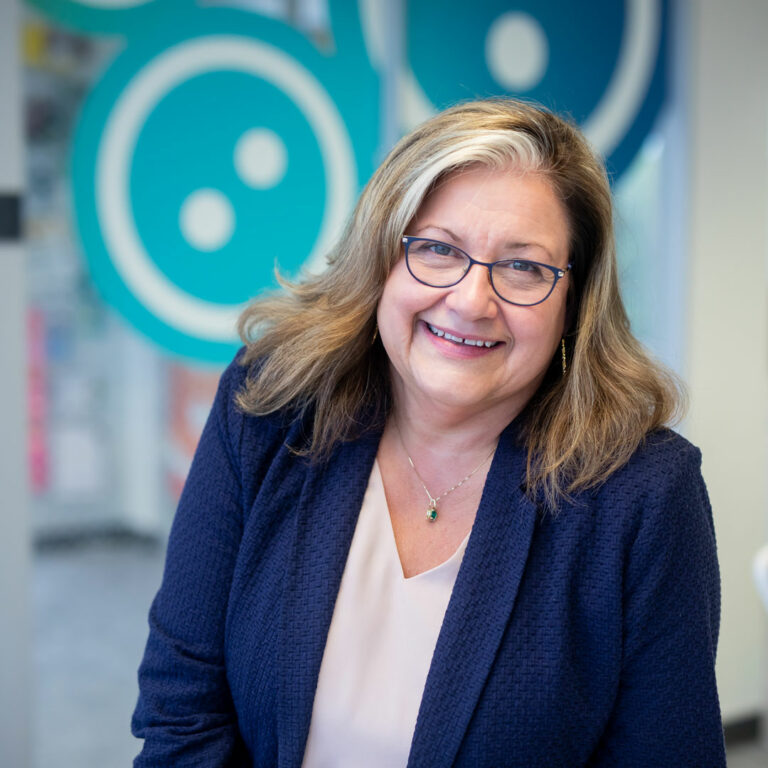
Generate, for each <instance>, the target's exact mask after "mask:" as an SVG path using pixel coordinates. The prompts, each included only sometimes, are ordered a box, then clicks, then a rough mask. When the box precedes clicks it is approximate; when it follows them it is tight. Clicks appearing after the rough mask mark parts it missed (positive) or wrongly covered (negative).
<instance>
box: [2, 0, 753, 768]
mask: <svg viewBox="0 0 768 768" xmlns="http://www.w3.org/2000/svg"><path fill="white" fill-rule="evenodd" d="M498 94H515V95H518V96H523V97H525V98H532V99H535V100H537V101H540V102H542V103H544V104H545V105H547V106H549V107H551V108H553V109H556V110H557V111H560V112H565V113H568V114H570V115H571V116H572V117H573V118H574V119H575V120H577V121H578V122H579V123H580V124H581V125H582V127H583V128H584V130H585V132H586V133H587V135H588V137H589V138H590V140H591V141H592V142H593V144H594V145H595V146H596V147H597V148H598V149H599V150H600V151H601V152H602V153H603V155H604V156H605V157H606V161H607V164H608V168H609V171H610V174H611V178H612V182H613V187H614V192H615V196H616V203H617V214H618V216H617V235H618V243H619V261H620V268H621V279H622V285H623V290H624V294H625V300H626V303H627V306H628V309H629V312H630V316H631V320H632V324H633V328H634V331H635V333H636V335H638V336H639V338H640V339H641V340H642V341H643V342H644V343H645V344H646V345H647V346H648V347H649V348H650V349H651V351H652V352H653V353H654V354H655V355H656V356H657V357H659V358H660V359H662V360H663V361H664V362H666V363H667V364H668V365H669V366H671V367H672V368H674V369H675V370H676V371H678V372H679V373H680V374H681V375H682V376H683V378H684V379H685V380H686V381H687V382H688V385H689V388H690V409H689V412H688V415H687V417H686V419H685V421H684V422H683V423H682V425H681V427H680V429H681V431H682V432H683V434H684V435H686V436H687V437H688V438H689V439H690V440H692V441H693V442H694V443H696V444H697V445H699V446H700V447H701V449H702V451H703V455H704V477H705V479H706V481H707V485H708V487H709V491H710V495H711V500H712V504H713V507H714V514H715V523H716V528H717V536H718V550H719V556H720V563H721V570H722V584H723V612H722V625H721V633H720V646H719V652H718V668H717V672H718V683H719V690H720V697H721V705H722V711H723V718H724V722H725V726H726V739H727V744H728V752H729V764H731V765H735V766H742V767H743V768H746V767H747V766H758V765H763V766H765V765H768V752H766V751H765V748H764V743H763V740H762V735H761V727H762V726H763V725H764V723H765V713H766V703H767V702H768V668H767V667H766V661H767V660H768V646H767V644H766V617H767V616H768V613H767V612H766V610H765V607H764V606H762V604H761V603H760V599H759V592H758V589H757V585H756V579H755V578H754V577H753V560H754V558H755V556H756V554H757V553H758V551H759V550H760V549H761V547H762V546H763V545H765V544H766V543H768V472H767V471H766V470H767V469H768V440H767V439H766V438H767V437H768V418H767V417H768V290H767V289H768V227H767V226H766V224H767V223H768V157H767V148H768V4H767V3H765V2H764V0H733V2H731V3H728V4H725V3H722V2H719V0H593V2H590V3H588V4H580V3H573V2H569V1H567V0H529V1H528V2H514V1H513V0H505V1H502V0H476V2H474V3H471V4H468V3H463V2H459V0H456V1H455V2H452V1H451V0H441V1H440V2H438V1H437V0H386V1H385V0H231V1H230V2H221V1H220V0H209V2H202V1H199V2H196V1H195V0H0V364H1V365H2V375H0V430H1V431H2V432H1V437H0V489H2V501H1V502H0V504H1V506H0V510H1V511H2V523H3V534H2V536H1V537H0V615H2V631H0V765H2V766H9V768H17V767H18V768H27V767H28V766H35V767H36V768H37V767H38V766H40V767H41V766H49V765H56V766H59V767H60V768H69V767H70V766H71V767H72V768H74V767H75V766H77V767H78V768H83V767H90V766H94V768H96V767H98V768H111V767H112V766H124V765H128V764H130V761H131V759H132V757H133V756H134V755H135V754H136V753H137V752H138V749H139V744H138V742H137V741H136V740H135V739H133V738H132V736H131V735H130V731H129V723H130V715H131V712H132V709H133V706H134V704H135V701H136V696H137V693H138V690H137V684H136V668H137V666H138V663H139V661H140V658H141V654H142V650H143V644H144V642H145V639H146V634H147V624H146V614H147V611H148V608H149V604H150V601H151V599H152V597H153V595H154V592H155V591H156V589H157V587H158V585H159V580H160V577H161V573H162V563H163V555H164V544H165V539H166V537H167V534H168V530H169V527H170V523H171V520H172V517H173V512H174V507H175V503H176V500H177V498H178V495H179V493H180V490H181V487H182V485H183V482H184V478H185V475H186V472H187V469H188V467H189V463H190V461H191V457H192V454H193V452H194V449H195V445H196V443H197V439H198V436H199V434H200V431H201V429H202V426H203V423H204V421H205V418H206V416H207V412H208V409H209V407H210V404H211V401H212V399H213V394H214V391H215V387H216V383H217V379H218V375H219V374H220V372H221V370H222V369H223V367H224V365H225V364H226V362H227V361H228V360H229V359H231V357H232V355H233V354H234V352H235V351H236V349H237V347H238V341H237V338H236V335H235V333H234V320H235V318H236V317H237V314H238V312H239V311H240V309H241V308H242V306H243V304H244V303H245V302H247V301H248V299H249V298H251V297H252V296H254V295H256V294H257V293H258V292H259V291H261V290H264V289H269V288H270V287H273V286H274V284H275V283H274V277H273V270H274V267H275V265H276V264H277V263H279V265H280V267H281V269H282V270H283V271H285V272H286V273H287V274H289V275H290V274H298V272H299V270H301V269H302V268H305V269H310V270H317V269H322V266H323V254H324V252H325V250H326V249H327V248H328V246H329V244H330V243H331V242H332V241H333V239H334V237H335V236H336V235H337V234H338V232H339V230H340V228H341V227H342V226H343V222H344V219H345V217H346V216H347V214H348V213H349V211H350V209H351V206H352V205H353V203H354V200H355V197H356V195H357V194H358V192H359V190H360V188H361V186H362V185H363V184H364V183H365V181H366V179H367V178H368V177H369V175H370V173H371V172H372V170H373V168H375V166H376V164H377V163H378V162H379V161H380V160H381V158H382V157H383V155H384V153H385V152H386V151H387V150H388V149H389V148H390V147H391V146H392V144H393V143H394V142H395V141H396V140H397V138H398V137H399V136H400V135H402V133H403V132H405V131H406V130H408V129H409V128H411V127H413V126H414V125H415V124H417V123H418V122H420V121H421V120H422V119H424V118H426V117H428V116H429V115H430V114H431V113H432V112H434V111H435V110H436V109H438V108H440V107H443V106H446V105H448V104H450V103H453V102H455V101H457V100H460V99H465V98H469V97H474V96H489V95H498ZM767 578H768V577H767ZM766 607H768V606H766ZM670 716H671V717H674V713H670Z"/></svg>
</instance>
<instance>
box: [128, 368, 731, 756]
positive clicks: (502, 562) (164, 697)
mask: <svg viewBox="0 0 768 768" xmlns="http://www.w3.org/2000/svg"><path fill="white" fill-rule="evenodd" d="M245 375H246V371H245V369H243V368H242V367H241V366H240V365H239V364H238V363H237V362H234V363H233V364H232V365H230V367H229V368H228V369H227V371H226V372H225V373H224V375H223V377H222V380H221V383H220V386H219V391H218V394H217V396H216V401H215V403H214V406H213V410H212V411H211V414H210V417H209V419H208V422H207V425H206V427H205V430H204V433H203V436H202V439H201V442H200V446H199V448H198V451H197V454H196V456H195V459H194V462H193V465H192V469H191V471H190V475H189V478H188V480H187V483H186V486H185V488H184V492H183V494H182V497H181V500H180V503H179V508H178V511H177V514H176V517H175V520H174V523H173V528H172V531H171V536H170V541H169V545H168V553H167V561H166V565H165V572H164V576H163V581H162V586H161V587H160V590H159V592H158V594H157V596H156V598H155V600H154V602H153V604H152V608H151V611H150V616H149V624H150V632H149V639H148V641H147V646H146V651H145V655H144V659H143V661H142V663H141V667H140V669H139V683H140V696H139V701H138V704H137V707H136V711H135V713H134V718H133V730H134V733H135V735H137V736H139V737H141V738H143V739H144V740H145V741H144V748H143V750H142V752H141V754H140V755H139V757H137V758H136V761H135V766H155V767H156V766H174V768H181V767H182V766H205V768H215V767H216V766H232V767H235V766H238V767H239V766H259V768H261V767H263V768H267V767H269V768H271V767H272V766H279V767H280V768H289V767H290V768H299V766H300V765H301V762H302V758H303V754H304V748H305V744H306V739H307V733H308V730H309V722H310V717H311V714H312V704H313V697H314V692H315V686H316V683H317V676H318V672H319V669H320V662H321V660H322V655H323V648H324V645H325V640H326V636H327V632H328V627H329V625H330V621H331V616H332V613H333V607H334V601H335V599H336V594H337V592H338V588H339V584H340V582H341V576H342V572H343V570H344V565H345V562H346V557H347V552H348V550H349V546H350V542H351V540H352V534H353V532H354V529H355V523H356V520H357V515H358V512H359V510H360V506H361V504H362V500H363V495H364V492H365V489H366V486H367V482H368V477H369V474H370V472H371V469H372V466H373V461H374V458H375V456H376V451H377V448H378V442H379V438H380V434H379V433H374V432H372V433H370V434H368V435H367V436H365V437H363V438H361V439H359V440H357V441H354V442H350V443H345V444H342V445H341V446H339V447H338V448H337V449H336V450H335V452H334V453H333V455H332V456H331V458H330V459H328V460H327V461H325V462H323V463H314V464H313V463H311V462H309V461H308V460H307V459H304V458H301V457H299V456H297V455H296V453H295V452H292V451H291V450H289V448H288V447H286V446H287V445H288V446H290V445H297V444H300V442H301V440H302V429H303V426H302V425H301V424H300V423H298V422H296V421H293V422H292V421H291V420H290V419H289V418H288V417H287V416H284V415H282V414H278V415H276V416H273V417H263V418H254V417H250V416H244V415H243V414H242V413H241V412H240V411H239V410H238V409H237V408H236V407H235V405H234V403H233V396H234V393H235V392H236V391H237V390H238V389H239V388H240V387H241V386H242V384H243V381H244V378H245ZM699 467H700V454H699V452H698V450H697V449H696V448H694V447H693V446H692V445H690V444H689V443H688V442H686V441H685V440H684V439H683V438H681V437H679V436H678V435H676V434H674V433H672V432H668V431H665V432H660V433H658V434H654V435H651V436H649V438H648V439H647V440H646V443H645V445H644V446H643V447H642V448H641V449H640V450H638V452H637V453H636V455H635V456H633V458H632V459H631V461H630V462H629V463H628V464H627V465H626V466H625V467H624V468H622V469H621V470H620V471H618V472H616V473H615V474H614V475H613V476H612V477H611V478H610V479H609V480H608V481H607V482H606V483H604V484H603V485H602V486H601V487H599V488H598V489H596V490H594V491H592V492H589V493H583V494H581V495H580V496H578V497H577V498H575V499H574V500H573V502H572V503H569V504H563V505H562V506H561V508H560V509H559V510H558V512H557V514H551V513H547V514H544V513H543V512H542V510H541V509H537V507H536V506H535V504H534V503H532V502H531V501H530V500H529V499H528V498H527V497H526V495H525V494H524V493H523V490H522V479H523V475H524V469H525V451H524V449H523V448H522V447H521V446H520V445H519V444H518V440H517V439H516V427H515V425H514V423H513V424H512V425H510V426H509V427H508V428H507V429H506V430H505V431H504V433H503V434H502V436H501V440H500V442H499V446H498V449H497V451H496V455H495V457H494V459H493V463H492V465H491V468H490V471H489V473H488V478H487V480H486V485H485V489H484V491H483V496H482V500H481V502H480V507H479V509H478V513H477V518H476V521H475V524H474V527H473V528H472V533H471V536H470V538H469V542H468V544H467V549H466V552H465V555H464V559H463V562H462V565H461V569H460V571H459V574H458V577H457V580H456V584H455V587H454V590H453V593H452V596H451V599H450V602H449V604H448V608H447V611H446V615H445V620H444V622H443V626H442V628H441V631H440V635H439V638H438V641H437V646H436V648H435V652H434V656H433V660H432V665H431V667H430V671H429V675H428V677H427V682H426V686H425V689H424V694H423V698H422V703H421V708H420V711H419V715H418V720H417V723H416V729H415V732H414V736H413V742H412V745H411V752H410V759H409V762H408V766H410V768H416V767H417V766H418V767H422V766H424V767H425V768H426V767H429V768H448V766H467V767H468V768H469V767H470V766H471V767H472V768H482V767H483V766H488V767H489V768H490V767H491V766H492V767H493V768H504V767H505V766H509V768H512V766H519V767H520V768H532V767H533V766H547V768H555V767H557V766H563V767H566V766H567V767H568V768H573V767H574V766H622V768H629V767H631V766H648V767H649V768H650V767H651V766H652V767H653V768H661V767H662V766H674V767H675V768H682V767H683V766H692V767H693V766H695V767H696V768H703V767H705V766H706V768H713V767H716V766H724V765H725V755H724V749H723V736H722V727H721V720H720V710H719V704H718V699H717V690H716V686H715V650H716V644H717V634H718V623H719V613H720V585H719V574H718V566H717V559H716V550H715V537H714V529H713V524H712V515H711V511H710V506H709V502H708V500H707V494H706V489H705V487H704V483H703V481H702V478H701V473H700V469H699Z"/></svg>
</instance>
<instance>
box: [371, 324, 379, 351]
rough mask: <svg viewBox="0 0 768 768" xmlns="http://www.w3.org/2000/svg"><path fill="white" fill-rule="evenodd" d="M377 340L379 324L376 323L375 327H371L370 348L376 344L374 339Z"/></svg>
mask: <svg viewBox="0 0 768 768" xmlns="http://www.w3.org/2000/svg"><path fill="white" fill-rule="evenodd" d="M378 338H379V324H378V323H376V325H375V326H374V327H373V336H372V337H371V346H373V345H374V344H375V343H376V339H378Z"/></svg>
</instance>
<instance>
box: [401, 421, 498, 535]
mask: <svg viewBox="0 0 768 768" xmlns="http://www.w3.org/2000/svg"><path fill="white" fill-rule="evenodd" d="M395 429H396V430H397V436H398V437H399V438H400V444H401V445H402V446H403V450H404V451H405V455H406V457H407V459H408V463H409V464H410V465H411V469H412V470H413V471H414V473H415V474H416V477H417V478H418V480H419V482H420V483H421V487H422V488H423V489H424V493H426V494H427V499H428V501H429V506H428V507H427V520H429V521H430V522H431V523H434V522H435V520H437V502H438V501H440V499H442V498H443V497H444V496H447V495H448V494H449V493H451V492H453V491H455V490H456V489H457V488H460V487H461V486H462V485H464V483H466V482H467V480H469V478H470V477H472V475H474V474H475V473H476V472H477V471H478V470H479V469H480V467H482V466H483V465H484V464H485V462H486V461H488V459H490V458H491V456H493V454H494V453H495V452H496V446H495V445H494V446H493V448H492V449H491V452H490V453H489V454H488V455H487V456H486V457H485V458H484V459H483V460H482V461H481V462H480V463H479V464H478V465H477V466H476V467H475V468H474V469H473V470H472V471H471V472H470V473H469V474H468V475H467V476H466V477H463V478H462V479H461V480H459V482H458V483H456V485H452V486H451V487H450V488H448V489H447V490H445V491H443V492H442V493H441V494H440V495H439V496H433V495H432V494H431V493H430V492H429V489H428V488H427V484H426V483H425V482H424V480H423V479H422V477H421V475H420V474H419V470H418V469H416V465H415V464H414V463H413V459H412V458H411V457H410V455H409V453H408V449H407V448H406V447H405V441H404V440H403V435H402V434H401V432H400V427H398V426H397V422H395Z"/></svg>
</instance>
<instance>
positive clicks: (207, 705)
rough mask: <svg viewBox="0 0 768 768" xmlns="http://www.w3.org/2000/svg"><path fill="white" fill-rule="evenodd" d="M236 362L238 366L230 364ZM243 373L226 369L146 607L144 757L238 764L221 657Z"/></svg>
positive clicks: (235, 542)
mask: <svg viewBox="0 0 768 768" xmlns="http://www.w3.org/2000/svg"><path fill="white" fill-rule="evenodd" d="M238 369H239V370H238ZM241 379H242V369H241V368H240V366H239V363H238V362H233V363H232V364H231V365H230V367H229V368H228V369H227V370H226V371H225V372H224V375H223V376H222V379H221V381H220V384H219V389H218V392H217V394H216V399H215V401H214V405H213V408H212V410H211V413H210V415H209V417H208V421H207V423H206V425H205V428H204V430H203V434H202V437H201V439H200V443H199V445H198V448H197V451H196V454H195V457H194V460H193V462H192V466H191V469H190V472H189V476H188V478H187V481H186V484H185V486H184V491H183V492H182V495H181V499H180V501H179V506H178V509H177V512H176V516H175V518H174V522H173V526H172V528H171V534H170V539H169V543H168V550H167V554H166V562H165V570H164V574H163V580H162V585H161V587H160V590H159V592H158V593H157V596H156V597H155V599H154V602H153V603H152V607H151V609H150V613H149V639H148V641H147V645H146V649H145V653H144V658H143V660H142V662H141V666H140V668H139V691H140V693H139V699H138V704H137V706H136V710H135V712H134V715H133V720H132V731H133V734H134V735H135V736H137V737H139V738H143V739H144V745H143V749H142V751H141V753H140V754H139V756H138V757H137V758H136V759H135V761H134V766H135V767H136V768H144V766H153V768H157V767H158V766H174V768H182V767H183V766H192V765H195V766H201V765H204V766H206V768H216V766H228V767H233V768H234V767H235V766H246V765H250V760H249V759H248V755H247V751H246V749H245V747H244V745H243V743H242V740H241V738H240V734H239V729H238V725H237V719H236V715H235V710H234V706H233V702H232V697H231V695H230V691H229V686H228V684H227V676H226V671H225V665H224V622H225V613H226V609H227V600H228V596H229V589H230V584H231V580H232V574H233V571H234V566H235V559H236V557H237V553H238V548H239V545H240V539H241V535H242V525H243V523H242V520H243V513H242V506H243V505H242V490H241V489H242V484H241V478H240V469H239V460H238V451H237V446H238V440H239V435H238V434H237V432H238V424H240V431H242V417H241V416H240V415H239V414H237V413H236V411H235V408H234V407H233V404H232V398H233V395H234V392H235V390H236V385H237V382H238V381H239V380H241Z"/></svg>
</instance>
